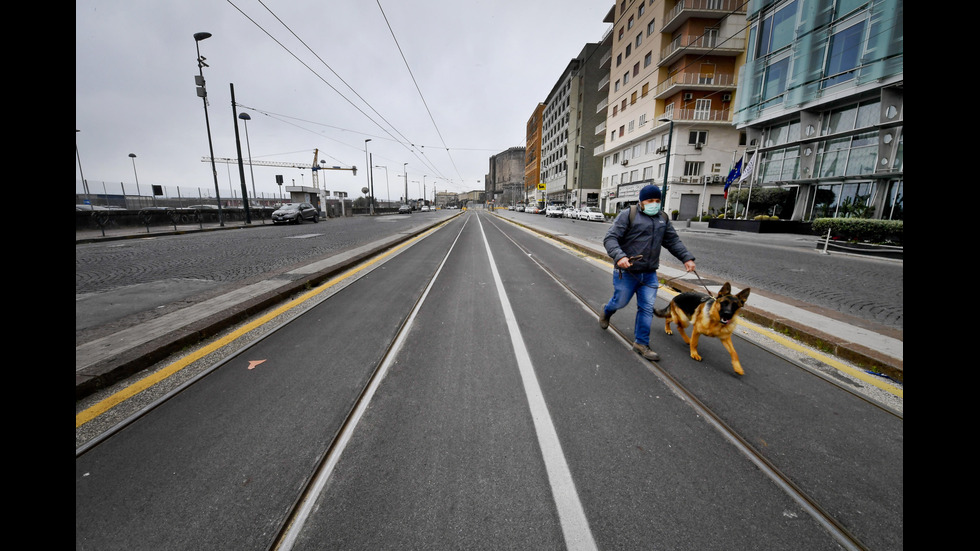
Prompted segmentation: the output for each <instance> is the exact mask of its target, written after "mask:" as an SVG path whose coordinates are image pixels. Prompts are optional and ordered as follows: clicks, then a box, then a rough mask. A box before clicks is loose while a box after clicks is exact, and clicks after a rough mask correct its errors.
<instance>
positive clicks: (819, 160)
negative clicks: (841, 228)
mask: <svg viewBox="0 0 980 551" xmlns="http://www.w3.org/2000/svg"><path fill="white" fill-rule="evenodd" d="M747 20H748V23H749V25H750V27H749V35H748V37H749V38H748V46H747V60H746V63H745V65H744V67H743V68H742V74H741V75H740V78H739V80H740V82H739V92H738V98H737V101H736V106H735V124H736V125H737V127H738V128H739V129H741V130H742V131H744V132H746V134H747V136H748V140H749V147H748V155H747V156H746V162H748V159H750V158H752V159H754V165H755V166H754V169H753V171H752V174H750V177H749V178H748V179H747V180H746V182H747V183H748V184H749V185H751V186H752V187H753V188H754V189H766V188H778V189H781V190H786V191H787V192H791V193H792V196H791V197H790V198H789V199H790V200H789V201H788V202H787V205H786V208H785V209H784V210H785V211H786V212H781V213H777V214H779V215H780V216H781V217H783V218H791V219H793V220H811V219H813V218H819V217H848V216H860V217H873V218H884V219H902V218H903V198H904V167H903V153H904V152H903V143H904V133H903V121H904V107H903V104H904V102H903V96H904V94H903V87H904V49H903V48H904V27H903V26H904V9H903V0H870V1H868V0H864V1H858V0H806V1H803V0H768V1H765V0H756V1H753V2H749V8H748V13H747ZM748 201H749V204H750V205H751V197H749V198H748ZM790 211H791V212H790Z"/></svg>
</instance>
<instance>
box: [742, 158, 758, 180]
mask: <svg viewBox="0 0 980 551" xmlns="http://www.w3.org/2000/svg"><path fill="white" fill-rule="evenodd" d="M755 155H756V154H755V153H753V154H752V156H751V157H749V162H748V164H747V165H745V170H743V171H742V176H741V177H740V178H739V179H738V181H739V182H741V181H742V180H744V179H746V178H748V177H749V175H750V174H752V169H753V168H755Z"/></svg>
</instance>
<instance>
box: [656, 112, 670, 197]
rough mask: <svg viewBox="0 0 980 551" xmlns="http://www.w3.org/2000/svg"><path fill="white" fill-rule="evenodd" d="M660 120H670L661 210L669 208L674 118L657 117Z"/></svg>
mask: <svg viewBox="0 0 980 551" xmlns="http://www.w3.org/2000/svg"><path fill="white" fill-rule="evenodd" d="M657 120H658V121H659V122H669V123H670V129H669V130H668V131H667V162H666V163H665V164H664V192H663V199H662V200H661V206H660V210H663V211H666V209H667V178H668V177H669V176H670V146H671V144H672V143H673V142H674V119H668V118H667V117H663V118H660V119H657Z"/></svg>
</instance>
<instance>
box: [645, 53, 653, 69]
mask: <svg viewBox="0 0 980 551" xmlns="http://www.w3.org/2000/svg"><path fill="white" fill-rule="evenodd" d="M651 63H653V52H652V51H651V52H647V55H645V56H643V67H644V68H646V67H649V66H650V64H651Z"/></svg>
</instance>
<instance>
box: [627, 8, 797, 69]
mask: <svg viewBox="0 0 980 551" xmlns="http://www.w3.org/2000/svg"><path fill="white" fill-rule="evenodd" d="M798 3H799V0H793V1H792V2H790V3H789V4H786V6H784V7H783V8H780V9H779V10H777V11H775V12H773V13H770V14H768V15H767V16H766V17H764V18H762V20H761V21H760V22H759V45H758V48H757V57H762V56H765V55H767V54H769V53H772V52H775V51H777V50H779V49H780V48H783V47H784V46H788V45H789V44H790V43H791V42H792V41H793V34H794V32H795V27H796V19H797V17H796V11H797V9H796V8H797V4H798ZM620 34H622V33H620Z"/></svg>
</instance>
